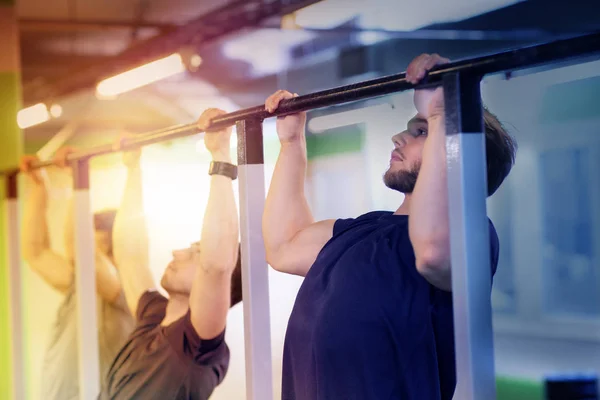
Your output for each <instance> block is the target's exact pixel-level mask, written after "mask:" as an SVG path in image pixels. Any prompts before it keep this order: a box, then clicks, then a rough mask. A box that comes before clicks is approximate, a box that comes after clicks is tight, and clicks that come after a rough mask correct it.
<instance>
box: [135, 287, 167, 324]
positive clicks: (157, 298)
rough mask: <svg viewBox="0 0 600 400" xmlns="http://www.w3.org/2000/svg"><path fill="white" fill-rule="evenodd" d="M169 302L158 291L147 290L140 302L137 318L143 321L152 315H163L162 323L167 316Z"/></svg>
mask: <svg viewBox="0 0 600 400" xmlns="http://www.w3.org/2000/svg"><path fill="white" fill-rule="evenodd" d="M168 302H169V301H168V300H167V298H166V297H165V296H163V295H162V294H160V293H159V292H158V291H157V290H153V289H150V290H147V291H145V292H144V294H142V296H141V297H140V299H139V300H138V306H137V313H136V318H137V320H138V321H140V320H143V319H144V318H147V317H149V316H151V315H162V317H161V321H162V319H163V318H164V316H165V312H166V309H167V303H168Z"/></svg>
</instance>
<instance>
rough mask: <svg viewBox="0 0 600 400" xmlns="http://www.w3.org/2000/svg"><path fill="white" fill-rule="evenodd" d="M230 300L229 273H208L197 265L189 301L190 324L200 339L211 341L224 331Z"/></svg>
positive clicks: (208, 271)
mask: <svg viewBox="0 0 600 400" xmlns="http://www.w3.org/2000/svg"><path fill="white" fill-rule="evenodd" d="M230 300H231V271H229V272H228V271H210V270H207V269H204V268H203V267H202V266H201V265H199V266H198V267H197V270H196V277H195V278H194V283H193V285H192V292H191V294H190V300H189V301H190V315H191V323H192V326H193V327H194V330H195V332H196V333H197V334H198V336H199V337H200V338H201V339H212V338H214V337H216V336H217V335H219V334H220V333H221V332H222V331H223V330H224V329H225V324H226V321H227V313H228V312H229V307H230V305H231V301H230Z"/></svg>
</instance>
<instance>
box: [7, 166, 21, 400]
mask: <svg viewBox="0 0 600 400" xmlns="http://www.w3.org/2000/svg"><path fill="white" fill-rule="evenodd" d="M5 179H6V182H7V190H6V192H7V197H6V199H5V200H4V207H5V208H4V209H5V217H6V233H7V235H8V238H7V256H8V260H7V261H8V274H9V284H8V290H9V292H10V293H9V294H10V329H11V330H10V334H11V341H12V349H11V351H12V354H11V358H12V371H13V392H12V398H13V399H15V400H20V399H24V398H25V367H24V362H23V358H24V354H23V335H24V333H23V320H22V315H23V307H22V301H21V287H22V286H21V284H22V283H21V243H20V235H19V201H18V192H17V190H18V187H17V175H16V174H15V175H10V176H7V177H5Z"/></svg>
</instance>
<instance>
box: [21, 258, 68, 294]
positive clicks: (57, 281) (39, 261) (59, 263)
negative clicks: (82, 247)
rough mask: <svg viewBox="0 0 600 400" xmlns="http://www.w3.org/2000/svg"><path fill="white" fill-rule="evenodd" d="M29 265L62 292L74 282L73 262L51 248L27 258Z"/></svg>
mask: <svg viewBox="0 0 600 400" xmlns="http://www.w3.org/2000/svg"><path fill="white" fill-rule="evenodd" d="M27 263H28V264H29V267H30V268H31V269H33V270H34V271H35V272H36V273H37V274H38V275H40V276H41V277H42V279H44V281H46V283H48V284H49V285H50V286H52V287H53V288H55V289H56V290H59V291H61V292H64V291H66V290H67V289H68V288H69V287H70V286H71V284H72V283H73V273H74V270H73V264H72V263H70V262H69V261H68V260H67V259H66V258H64V257H62V256H60V255H58V254H56V253H55V252H53V251H52V250H50V249H46V250H43V251H41V252H40V253H39V254H37V255H36V256H35V257H31V258H29V259H28V260H27Z"/></svg>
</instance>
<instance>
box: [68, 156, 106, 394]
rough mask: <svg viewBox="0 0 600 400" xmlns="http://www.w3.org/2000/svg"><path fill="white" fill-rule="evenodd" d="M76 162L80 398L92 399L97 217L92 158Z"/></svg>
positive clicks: (96, 382)
mask: <svg viewBox="0 0 600 400" xmlns="http://www.w3.org/2000/svg"><path fill="white" fill-rule="evenodd" d="M72 165H73V188H74V194H73V195H74V206H75V221H74V223H75V284H76V298H77V317H78V318H77V322H78V330H77V334H78V335H77V344H78V348H79V352H78V354H79V398H80V399H82V400H91V399H95V398H97V397H98V394H99V393H100V356H99V352H98V323H97V318H96V313H97V312H96V265H95V261H96V257H95V254H96V248H95V240H94V220H93V217H92V212H91V207H90V184H89V182H90V179H89V160H87V159H83V160H79V161H77V162H75V163H73V164H72Z"/></svg>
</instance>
